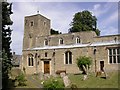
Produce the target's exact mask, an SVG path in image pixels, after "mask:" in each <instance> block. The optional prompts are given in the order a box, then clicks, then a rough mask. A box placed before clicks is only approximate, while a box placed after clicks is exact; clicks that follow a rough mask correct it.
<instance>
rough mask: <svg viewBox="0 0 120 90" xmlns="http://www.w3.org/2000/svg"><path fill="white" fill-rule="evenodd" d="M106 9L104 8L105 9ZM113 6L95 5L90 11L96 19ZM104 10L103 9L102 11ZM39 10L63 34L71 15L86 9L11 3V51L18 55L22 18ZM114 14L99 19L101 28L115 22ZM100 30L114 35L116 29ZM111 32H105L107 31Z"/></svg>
mask: <svg viewBox="0 0 120 90" xmlns="http://www.w3.org/2000/svg"><path fill="white" fill-rule="evenodd" d="M107 6H108V8H105V7H107ZM113 6H114V5H113V4H111V5H109V3H107V4H105V5H102V4H101V3H97V4H95V5H94V6H93V8H92V9H91V10H92V11H93V12H94V14H95V15H97V17H102V18H103V16H104V14H106V13H108V12H110V9H111V8H112V7H113ZM103 8H104V9H103ZM38 9H39V11H40V14H42V15H44V16H45V17H47V18H49V19H50V20H51V28H53V29H55V30H59V31H61V32H63V33H67V32H68V29H69V28H70V26H69V24H70V23H71V21H72V18H73V15H74V14H75V13H76V12H79V11H81V10H84V9H86V7H83V6H81V5H80V4H79V5H76V4H75V3H74V4H73V3H69V4H68V3H61V2H59V3H43V2H39V3H33V2H13V15H12V16H11V18H12V20H13V22H14V23H13V26H12V28H13V32H12V41H13V42H12V44H11V48H12V50H14V51H16V52H17V53H18V54H22V42H23V33H24V17H25V16H30V15H34V14H37V10H38ZM116 18H117V17H116V12H114V13H113V14H112V15H111V16H107V18H106V19H104V20H102V19H101V25H100V27H102V26H103V25H104V22H106V25H107V24H110V22H111V21H110V20H112V22H113V21H114V22H115V20H116ZM104 27H105V28H102V29H103V30H102V31H101V32H102V34H103V35H105V34H112V33H116V28H114V27H111V28H108V27H107V28H106V26H104ZM108 29H109V30H111V31H110V32H107V30H108Z"/></svg>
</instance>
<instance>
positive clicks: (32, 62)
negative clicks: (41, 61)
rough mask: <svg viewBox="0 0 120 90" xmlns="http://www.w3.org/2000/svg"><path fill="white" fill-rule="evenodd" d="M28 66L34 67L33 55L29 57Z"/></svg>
mask: <svg viewBox="0 0 120 90" xmlns="http://www.w3.org/2000/svg"><path fill="white" fill-rule="evenodd" d="M28 66H34V60H33V55H32V54H29V55H28Z"/></svg>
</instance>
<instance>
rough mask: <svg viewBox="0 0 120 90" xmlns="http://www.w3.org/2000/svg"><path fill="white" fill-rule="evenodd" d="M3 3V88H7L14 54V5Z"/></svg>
mask: <svg viewBox="0 0 120 90" xmlns="http://www.w3.org/2000/svg"><path fill="white" fill-rule="evenodd" d="M1 3H2V86H3V88H6V87H7V83H8V73H9V71H10V69H11V66H12V64H11V58H12V53H11V49H10V44H11V31H12V30H11V29H10V26H9V25H12V24H13V22H12V21H11V19H10V15H11V14H12V11H11V8H12V4H11V3H8V2H6V1H5V2H1Z"/></svg>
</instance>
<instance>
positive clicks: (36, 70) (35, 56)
mask: <svg viewBox="0 0 120 90" xmlns="http://www.w3.org/2000/svg"><path fill="white" fill-rule="evenodd" d="M35 60H36V63H35V64H36V65H35V66H36V74H38V61H37V50H36V53H35Z"/></svg>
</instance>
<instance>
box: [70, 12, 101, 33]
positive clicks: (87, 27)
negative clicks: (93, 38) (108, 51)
mask: <svg viewBox="0 0 120 90" xmlns="http://www.w3.org/2000/svg"><path fill="white" fill-rule="evenodd" d="M71 26H72V27H71V28H70V29H69V33H72V32H80V31H95V32H96V34H97V35H100V31H99V30H98V29H97V18H96V17H95V16H92V13H91V12H89V11H88V10H84V11H82V12H78V13H76V14H75V15H74V18H73V22H71Z"/></svg>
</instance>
